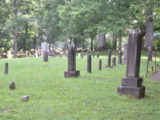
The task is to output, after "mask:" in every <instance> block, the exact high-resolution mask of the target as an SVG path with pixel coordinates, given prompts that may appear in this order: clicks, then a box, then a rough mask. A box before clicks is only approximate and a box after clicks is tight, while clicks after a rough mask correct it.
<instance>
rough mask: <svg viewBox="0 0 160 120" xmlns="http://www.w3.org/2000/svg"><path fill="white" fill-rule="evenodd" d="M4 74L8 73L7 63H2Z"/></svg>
mask: <svg viewBox="0 0 160 120" xmlns="http://www.w3.org/2000/svg"><path fill="white" fill-rule="evenodd" d="M4 74H8V63H5V65H4Z"/></svg>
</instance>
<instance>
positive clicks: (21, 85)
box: [0, 53, 160, 120]
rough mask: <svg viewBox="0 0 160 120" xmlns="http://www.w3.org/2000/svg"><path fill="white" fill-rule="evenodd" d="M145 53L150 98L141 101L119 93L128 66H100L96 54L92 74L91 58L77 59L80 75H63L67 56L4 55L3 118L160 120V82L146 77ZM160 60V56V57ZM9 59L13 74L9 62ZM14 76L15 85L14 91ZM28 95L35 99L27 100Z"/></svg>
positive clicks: (1, 81)
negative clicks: (46, 58) (89, 69)
mask: <svg viewBox="0 0 160 120" xmlns="http://www.w3.org/2000/svg"><path fill="white" fill-rule="evenodd" d="M146 59H147V57H146V53H145V54H144V53H143V56H142V60H141V72H140V73H141V76H142V77H143V78H144V83H143V85H144V86H146V97H145V98H144V99H141V100H137V99H134V98H131V97H127V96H125V95H119V94H118V93H117V87H118V86H120V85H121V82H122V78H123V77H124V76H125V71H126V65H117V66H116V67H114V68H110V69H109V68H105V66H106V65H107V57H106V56H102V65H103V68H102V70H101V71H99V70H98V61H99V59H98V58H97V57H95V58H92V73H87V68H86V66H87V57H84V58H83V59H81V58H80V57H78V58H77V61H76V63H77V70H80V72H81V73H80V77H78V78H64V71H66V70H67V57H61V58H60V57H55V58H50V59H49V62H47V63H44V62H43V60H42V59H41V58H38V59H37V58H20V59H10V60H8V59H2V60H0V61H1V62H0V68H1V69H0V120H159V118H160V81H154V80H150V79H146V78H145V72H146V65H147V60H146ZM157 61H158V62H159V63H160V58H157ZM6 62H8V63H9V74H8V75H5V74H4V69H3V68H4V64H5V63H6ZM12 81H14V82H15V83H16V89H15V90H13V91H11V90H9V83H11V82H12ZM25 95H28V96H29V97H30V100H29V101H28V102H22V101H21V97H22V96H25Z"/></svg>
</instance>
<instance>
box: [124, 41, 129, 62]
mask: <svg viewBox="0 0 160 120" xmlns="http://www.w3.org/2000/svg"><path fill="white" fill-rule="evenodd" d="M127 55H128V44H124V54H123V63H124V64H126V63H127V58H128V57H127Z"/></svg>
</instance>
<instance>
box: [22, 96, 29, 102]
mask: <svg viewBox="0 0 160 120" xmlns="http://www.w3.org/2000/svg"><path fill="white" fill-rule="evenodd" d="M21 100H22V101H23V102H28V101H29V96H22V98H21Z"/></svg>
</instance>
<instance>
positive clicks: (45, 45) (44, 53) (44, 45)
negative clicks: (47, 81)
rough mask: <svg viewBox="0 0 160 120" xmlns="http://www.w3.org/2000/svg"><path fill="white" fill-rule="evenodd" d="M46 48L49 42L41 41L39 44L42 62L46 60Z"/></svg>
mask: <svg viewBox="0 0 160 120" xmlns="http://www.w3.org/2000/svg"><path fill="white" fill-rule="evenodd" d="M48 49H49V44H48V43H47V42H43V43H42V44H41V52H42V57H43V61H44V62H48Z"/></svg>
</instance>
